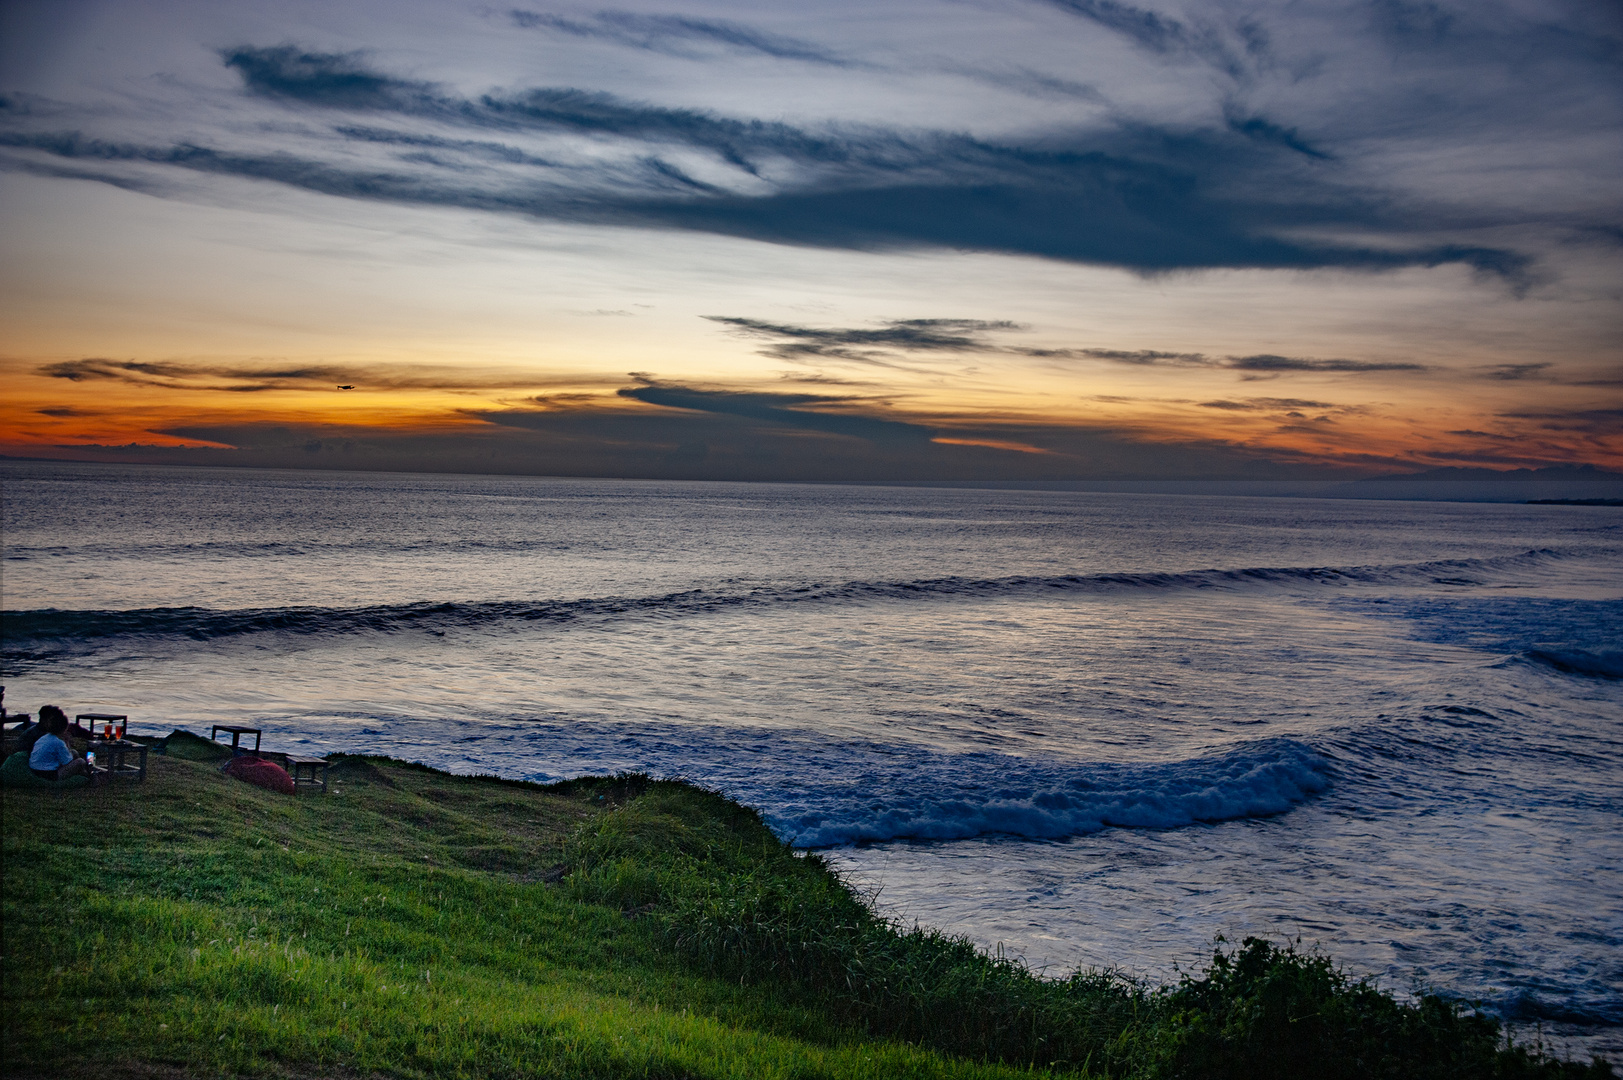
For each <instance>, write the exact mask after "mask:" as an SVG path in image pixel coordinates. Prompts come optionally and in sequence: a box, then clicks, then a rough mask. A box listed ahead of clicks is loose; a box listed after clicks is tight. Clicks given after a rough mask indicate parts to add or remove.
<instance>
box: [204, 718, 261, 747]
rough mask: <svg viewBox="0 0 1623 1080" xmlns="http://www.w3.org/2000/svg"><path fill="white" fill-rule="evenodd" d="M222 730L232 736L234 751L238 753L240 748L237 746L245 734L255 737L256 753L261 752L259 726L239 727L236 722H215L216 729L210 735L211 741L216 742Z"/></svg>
mask: <svg viewBox="0 0 1623 1080" xmlns="http://www.w3.org/2000/svg"><path fill="white" fill-rule="evenodd" d="M222 731H224V732H226V733H227V734H229V735H230V736H231V752H232V753H236V752H237V751H238V750H239V749H240V748H239V747H238V746H237V743H238V742H240V741H241V740H242V737H243V736H244V735H252V736H253V737H254V753H256V754H257V753H259V736H260V734H261V732H260V729H259V728H256V727H239V726H237V725H236V724H215V725H214V731H213V732H212V733H210V735H209V742H214V741H215V740H216V739H218V738H219V737H220V732H222Z"/></svg>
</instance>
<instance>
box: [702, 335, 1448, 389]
mask: <svg viewBox="0 0 1623 1080" xmlns="http://www.w3.org/2000/svg"><path fill="white" fill-rule="evenodd" d="M705 318H707V319H709V320H710V321H712V322H716V323H721V324H722V325H724V326H726V327H727V328H728V329H730V330H732V331H734V332H735V333H739V334H743V335H745V336H748V337H754V338H763V339H766V340H767V341H769V342H770V344H769V345H767V347H766V348H764V349H763V350H762V355H765V356H771V357H775V358H777V359H780V360H808V359H813V358H818V357H832V358H837V359H844V360H856V361H860V362H866V363H878V362H882V361H883V360H884V358H885V357H886V356H888V355H890V354H893V353H921V352H922V353H932V352H934V353H1007V354H1009V355H1014V356H1028V357H1032V358H1034V359H1053V360H1102V361H1105V362H1107V363H1112V364H1125V365H1129V366H1133V367H1181V368H1218V369H1227V370H1230V371H1237V372H1240V373H1241V374H1242V376H1243V377H1250V378H1256V377H1264V378H1266V377H1271V376H1275V375H1280V374H1284V373H1288V372H1333V373H1337V374H1357V373H1362V372H1391V371H1425V370H1426V365H1424V364H1418V363H1414V362H1413V361H1408V360H1344V359H1335V358H1331V359H1321V358H1317V357H1308V356H1277V355H1274V354H1272V353H1258V354H1256V355H1252V356H1208V355H1206V354H1205V353H1190V352H1168V351H1164V350H1159V349H1105V348H1031V347H1026V346H1019V345H1008V344H1005V343H1003V342H1001V341H999V340H997V335H999V334H1002V333H1007V332H1010V331H1020V330H1025V329H1026V327H1024V326H1022V325H1020V324H1019V323H1016V322H1010V321H1008V320H1001V319H991V320H989V319H893V320H890V321H887V322H883V323H881V324H879V325H878V326H877V327H872V328H868V327H816V326H797V325H794V324H790V323H773V322H766V321H763V320H760V319H750V318H743V317H739V316H723V315H706V316H705ZM1250 400H1254V401H1283V400H1286V399H1283V398H1253V399H1250ZM1304 407H1311V403H1309V405H1308V406H1304Z"/></svg>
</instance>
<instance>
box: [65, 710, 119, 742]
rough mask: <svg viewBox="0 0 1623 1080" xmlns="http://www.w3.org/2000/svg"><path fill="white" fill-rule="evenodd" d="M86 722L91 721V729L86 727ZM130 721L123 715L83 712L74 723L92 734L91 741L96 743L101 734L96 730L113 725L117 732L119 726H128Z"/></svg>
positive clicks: (76, 717)
mask: <svg viewBox="0 0 1623 1080" xmlns="http://www.w3.org/2000/svg"><path fill="white" fill-rule="evenodd" d="M86 720H89V721H90V726H89V727H85V724H84V722H85V721H86ZM129 721H130V718H129V717H128V716H125V715H124V714H123V713H106V712H82V713H80V714H79V715H78V716H75V717H74V718H73V722H74V723H75V724H78V725H79V726H80V727H82V728H85V730H86V731H88V732H90V738H91V741H95V740H96V739H97V738H98V737H99V735H100V733H99V732H97V730H96V729H97V728H99V727H101V726H102V725H103V724H112V725H113V727H114V729H115V730H116V729H117V728H118V725H120V724H128V723H129Z"/></svg>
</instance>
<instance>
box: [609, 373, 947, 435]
mask: <svg viewBox="0 0 1623 1080" xmlns="http://www.w3.org/2000/svg"><path fill="white" fill-rule="evenodd" d="M619 393H620V396H621V397H626V398H634V399H635V400H637V401H643V402H647V403H648V404H650V405H662V406H664V407H666V408H671V409H689V410H692V411H694V412H707V413H720V414H722V415H725V416H741V417H744V418H746V419H749V420H759V421H764V422H766V423H768V424H778V425H782V426H784V427H790V428H796V429H798V430H802V431H820V432H826V433H828V434H831V435H846V436H851V437H854V438H858V439H867V440H869V441H871V442H883V443H894V442H929V441H930V439H932V438H933V437H934V436H935V435H936V432H935V431H934V430H932V429H930V428H927V427H922V426H920V425H918V424H911V423H904V422H902V421H899V420H882V419H876V418H873V417H869V416H861V415H856V414H851V413H837V412H812V411H809V410H807V409H805V408H803V407H802V408H796V406H807V405H828V404H835V403H839V402H841V399H839V398H831V397H827V396H823V395H818V394H774V393H738V392H736V391H728V390H696V389H693V388H692V387H687V386H672V385H667V384H662V383H652V384H649V385H645V386H635V387H628V388H626V389H623V390H621V391H620V392H619Z"/></svg>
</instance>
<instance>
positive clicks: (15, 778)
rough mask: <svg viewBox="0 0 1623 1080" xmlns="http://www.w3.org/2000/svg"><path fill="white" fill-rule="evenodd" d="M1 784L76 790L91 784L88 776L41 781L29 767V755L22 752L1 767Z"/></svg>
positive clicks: (7, 760) (9, 758)
mask: <svg viewBox="0 0 1623 1080" xmlns="http://www.w3.org/2000/svg"><path fill="white" fill-rule="evenodd" d="M0 783H3V784H5V786H6V787H18V788H26V787H37V788H76V787H84V786H85V785H86V784H88V783H90V777H88V776H70V777H68V778H67V779H66V780H41V779H40V778H39V777H37V776H35V775H34V770H33V769H30V768H29V767H28V755H27V754H25V753H23V752H22V751H21V750H19V751H17V753H15V754H12V755H11V756H9V757H7V758H6V761H5V764H4V765H0Z"/></svg>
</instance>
